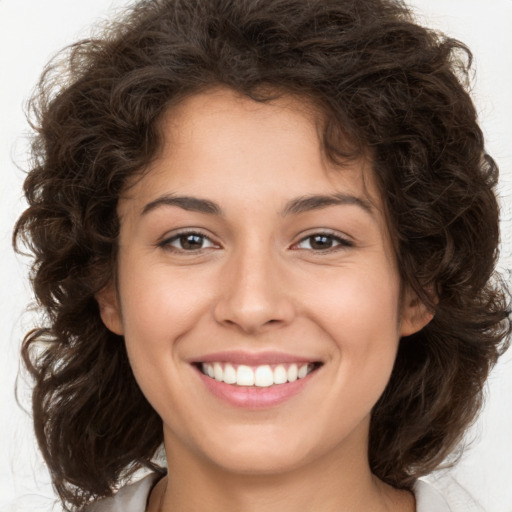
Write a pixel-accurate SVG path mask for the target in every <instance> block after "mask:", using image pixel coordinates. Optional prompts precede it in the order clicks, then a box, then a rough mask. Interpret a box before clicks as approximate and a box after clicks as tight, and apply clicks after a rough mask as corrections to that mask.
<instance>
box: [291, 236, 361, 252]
mask: <svg viewBox="0 0 512 512" xmlns="http://www.w3.org/2000/svg"><path fill="white" fill-rule="evenodd" d="M314 238H322V239H324V240H325V239H327V240H329V241H330V242H331V243H333V242H335V243H336V245H334V246H331V247H327V248H320V249H318V248H317V249H316V250H315V249H313V248H312V247H311V241H312V239H314ZM307 240H309V241H310V244H309V245H310V247H309V248H302V247H297V246H298V245H299V244H301V243H303V242H305V241H307ZM353 246H354V244H353V242H351V241H350V240H347V239H346V238H343V237H341V236H339V235H335V234H334V233H331V232H322V231H320V232H316V233H311V234H310V235H308V236H305V237H303V238H301V239H300V240H299V241H298V242H297V243H296V244H294V246H293V248H294V249H295V250H299V251H300V250H305V251H313V252H315V253H324V254H325V253H330V252H334V251H339V250H343V249H346V248H349V247H353Z"/></svg>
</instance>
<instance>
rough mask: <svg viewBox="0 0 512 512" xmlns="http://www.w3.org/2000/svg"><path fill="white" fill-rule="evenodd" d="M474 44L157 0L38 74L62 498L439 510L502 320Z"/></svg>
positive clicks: (385, 7) (46, 299)
mask: <svg viewBox="0 0 512 512" xmlns="http://www.w3.org/2000/svg"><path fill="white" fill-rule="evenodd" d="M468 55H469V52H468V50H467V49H466V48H465V47H464V46H463V45H462V44H461V43H458V42H456V41H454V40H450V39H446V38H444V37H442V36H440V35H438V34H434V33H432V32H429V31H428V30H426V29H424V28H422V27H420V26H418V25H416V24H414V23H413V22H412V20H411V18H410V16H409V13H408V11H407V9H406V8H405V7H403V6H401V5H399V4H396V3H395V2H387V1H375V0H371V1H370V0H364V1H358V2H342V1H325V0H324V1H307V2H306V1H305V0H274V1H263V2H253V1H248V0H247V1H240V0H237V1H236V2H227V1H220V0H219V1H214V0H195V1H190V0H188V1H186V2H185V1H178V0H174V1H159V2H142V3H140V4H138V5H137V6H135V7H134V8H133V10H132V12H131V13H129V14H127V15H126V16H125V17H124V18H123V20H121V21H119V22H118V23H117V24H116V25H115V26H111V27H110V28H109V29H108V31H107V32H106V33H105V35H104V37H103V38H101V39H97V40H94V41H86V42H82V43H79V44H77V45H75V46H74V47H73V48H72V49H71V51H70V56H69V64H68V77H67V78H68V80H67V83H66V85H65V86H64V87H60V88H59V87H57V89H54V88H53V87H54V86H56V85H58V84H57V81H58V83H59V84H60V83H62V76H61V72H62V69H61V67H53V68H52V67H50V68H48V70H47V72H46V74H45V75H44V76H43V79H42V82H41V91H40V94H39V96H38V97H37V98H36V103H35V104H34V105H35V111H36V113H37V114H38V115H39V122H40V127H39V137H38V139H36V141H35V144H34V156H35V159H36V164H35V166H34V168H33V170H32V171H31V172H30V174H29V176H28V178H27V181H26V185H25V193H26V196H27V200H28V202H29V208H28V209H27V211H26V212H25V213H24V214H23V215H22V217H21V218H20V220H19V222H18V224H17V227H16V236H17V237H18V239H19V238H22V239H23V240H25V241H26V242H27V243H28V244H29V246H30V247H31V249H32V250H33V252H34V254H35V264H34V274H33V283H34V290H35V293H36V296H37V298H38V300H39V301H40V303H41V305H42V306H43V307H44V308H45V309H46V312H47V316H48V325H46V326H43V327H41V328H39V329H36V330H34V331H32V332H31V333H29V334H28V335H27V337H26V339H25V343H24V352H23V354H24V358H25V362H26V364H27V365H28V367H29V369H31V371H32V373H33V375H34V377H35V380H36V385H35V389H34V395H33V403H34V421H35V427H36V433H37V435H38V440H39V444H40V447H41V449H42V452H43V455H44V456H45V459H46V461H47V463H48V465H49V468H50V471H51V473H52V477H53V481H54V485H55V487H56V489H57V491H58V492H59V494H60V496H61V498H62V500H63V503H64V504H65V505H66V506H67V507H68V508H69V509H71V510H73V509H75V510H76V509H81V508H83V507H84V506H85V505H86V504H90V503H91V502H95V504H93V505H92V508H91V510H115V507H118V508H120V509H123V510H134V511H137V512H138V511H142V510H145V509H146V510H148V511H150V512H151V511H170V510H172V511H180V510H205V509H206V510H212V511H214V510H218V509H221V508H222V509H224V510H225V509H226V508H227V509H232V510H266V511H267V510H280V511H284V510H288V509H290V510H291V509H293V510H322V511H324V510H325V511H328V510H340V509H343V510H354V511H358V510H372V511H376V512H378V511H384V510H396V511H408V512H412V511H414V510H417V511H419V512H429V511H431V510H435V511H436V512H439V511H442V510H443V507H444V510H448V508H447V506H446V504H445V503H444V502H443V498H442V497H441V496H439V495H437V494H436V493H435V492H434V491H433V490H432V489H430V488H428V486H427V485H426V484H425V483H423V482H421V481H419V480H418V478H419V477H421V476H423V475H425V474H427V473H429V472H431V471H432V470H433V469H435V468H436V467H438V466H439V464H440V463H441V462H442V461H443V460H444V458H445V457H446V456H447V455H448V454H449V453H450V452H451V451H452V450H453V449H454V447H455V446H456V445H457V443H458V442H459V441H460V438H461V436H462V434H463V433H464V431H465V429H466V428H467V426H468V425H469V424H470V422H471V421H472V420H473V418H474V417H475V415H476V413H477V412H478V409H479V406H480V403H481V393H482V386H483V384H484V382H485V379H486V377H487V375H488V372H489V370H490V368H491V367H492V365H493V364H494V363H495V362H496V360H497V358H498V356H499V354H500V353H501V352H502V350H503V349H504V348H505V342H504V340H505V337H506V335H507V333H508V332H509V331H510V322H509V321H508V318H507V312H506V304H505V290H504V287H503V286H502V285H501V284H500V283H499V282H497V281H496V280H495V279H493V280H491V278H492V277H493V271H494V266H495V259H496V251H497V244H498V209H497V204H496V199H495V195H494V192H493V187H494V186H495V183H496V179H497V170H496V166H495V164H494V162H493V160H492V159H491V158H490V157H489V156H488V155H486V154H485V151H484V146H483V138H482V134H481V131H480V129H479V127H478V125H477V123H476V116H475V111H474V108H473V105H472V103H471V100H470V98H469V96H468V94H467V93H466V91H465V90H464V88H463V86H462V85H461V83H463V81H464V77H465V73H467V66H466V64H465V62H466V61H465V60H464V59H465V58H467V56H468ZM43 340H44V341H45V342H46V346H45V348H44V350H43V351H42V352H38V353H37V354H36V353H34V351H33V348H36V346H37V344H38V343H39V342H40V341H43ZM162 442H163V445H164V449H165V453H166V459H167V468H168V475H167V476H165V471H164V470H162V469H161V468H159V467H157V465H156V463H155V460H154V457H155V453H156V451H157V449H158V448H159V447H160V446H161V444H162ZM141 466H146V467H148V468H150V469H152V470H153V471H154V473H153V474H152V475H150V476H149V477H148V478H147V479H145V480H144V481H142V483H139V484H136V486H135V487H126V488H125V489H123V490H121V491H120V492H119V493H118V494H117V495H116V497H115V498H107V499H106V500H104V501H101V500H100V498H103V497H107V496H109V495H111V494H112V493H113V492H114V491H115V489H116V488H117V487H118V486H119V484H120V483H122V482H124V481H125V480H126V479H127V478H128V477H129V476H130V475H131V474H132V473H133V472H134V471H135V470H136V469H138V468H140V467H141ZM130 507H131V508H130Z"/></svg>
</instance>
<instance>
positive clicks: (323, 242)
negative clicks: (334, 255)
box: [309, 235, 332, 250]
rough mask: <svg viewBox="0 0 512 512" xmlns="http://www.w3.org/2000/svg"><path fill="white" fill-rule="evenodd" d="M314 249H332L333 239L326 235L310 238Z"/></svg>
mask: <svg viewBox="0 0 512 512" xmlns="http://www.w3.org/2000/svg"><path fill="white" fill-rule="evenodd" d="M309 243H310V244H311V248H312V249H320V250H321V249H330V248H331V247H332V237H330V236H325V235H315V236H312V237H311V238H310V242H309Z"/></svg>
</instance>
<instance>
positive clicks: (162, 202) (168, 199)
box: [142, 194, 222, 215]
mask: <svg viewBox="0 0 512 512" xmlns="http://www.w3.org/2000/svg"><path fill="white" fill-rule="evenodd" d="M160 206H178V207H179V208H182V209H183V210H187V211H191V212H199V213H207V214H210V215H222V209H221V208H220V206H219V205H218V204H217V203H214V202H213V201H210V200H208V199H200V198H198V197H191V196H175V195H172V194H170V195H164V196H161V197H159V198H157V199H155V200H154V201H151V202H150V203H148V204H147V205H146V206H144V208H143V209H142V215H145V214H147V213H149V212H150V211H152V210H155V209H156V208H159V207H160Z"/></svg>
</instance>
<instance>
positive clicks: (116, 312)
mask: <svg viewBox="0 0 512 512" xmlns="http://www.w3.org/2000/svg"><path fill="white" fill-rule="evenodd" d="M95 299H96V302H97V303H98V306H99V308H100V316H101V320H102V321H103V323H104V324H105V327H106V328H107V329H108V330H110V331H112V332H113V333H114V334H118V335H119V336H122V335H123V334H124V330H123V322H122V317H121V308H120V307H119V300H118V298H117V293H116V290H115V288H114V285H113V284H109V285H108V286H106V287H105V288H103V289H102V290H100V291H99V292H98V293H97V294H96V295H95Z"/></svg>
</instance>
